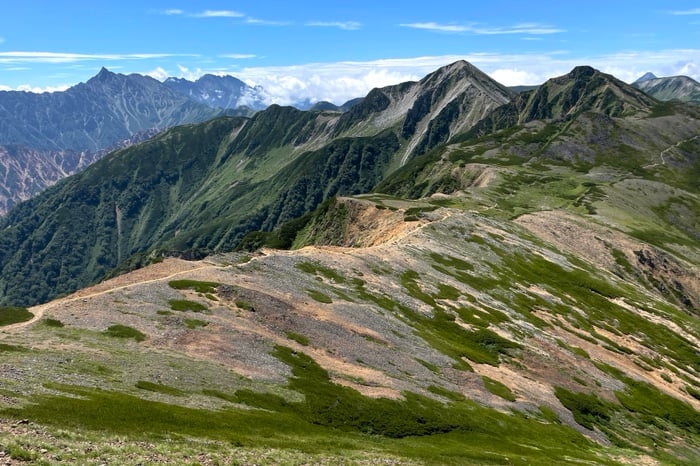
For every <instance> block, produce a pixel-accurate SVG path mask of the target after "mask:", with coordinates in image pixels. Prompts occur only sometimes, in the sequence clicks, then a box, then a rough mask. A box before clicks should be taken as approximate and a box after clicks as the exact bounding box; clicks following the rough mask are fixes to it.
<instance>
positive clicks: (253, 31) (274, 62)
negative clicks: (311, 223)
mask: <svg viewBox="0 0 700 466" xmlns="http://www.w3.org/2000/svg"><path fill="white" fill-rule="evenodd" d="M457 60H467V61H469V62H471V63H472V64H474V65H475V66H477V67H478V68H480V69H481V70H482V71H484V72H486V73H487V74H489V75H490V76H491V77H492V78H494V79H496V80H497V81H499V82H501V83H502V84H505V85H508V86H513V85H531V84H540V83H542V82H544V81H545V80H547V79H549V78H551V77H554V76H560V75H562V74H566V73H568V72H569V71H571V69H572V68H573V67H575V66H578V65H590V66H593V67H595V68H597V69H599V70H601V71H603V72H606V73H610V74H613V75H615V76H616V77H618V78H619V79H622V80H623V81H626V82H632V81H634V80H635V79H637V78H638V77H640V76H641V75H642V74H644V73H646V72H647V71H650V72H652V73H654V74H656V75H657V76H675V75H686V76H690V77H692V78H694V79H696V80H699V81H700V1H665V2H659V1H653V2H652V1H645V0H635V1H627V0H606V1H599V0H589V1H578V2H568V1H560V2H551V1H501V0H487V1H483V0H482V1H468V0H462V1H459V0H451V1H448V0H421V1H414V0H401V1H394V0H386V1H380V0H353V1H349V0H347V1H346V0H325V1H317V0H312V1H303V0H296V1H294V0H285V1H266V0H255V1H248V0H241V1H223V0H203V1H193V0H191V1H183V0H163V1H148V0H120V1H103V0H90V1H84V0H75V1H73V0H67V1H65V2H58V1H55V0H49V1H42V0H22V1H14V0H13V1H4V2H3V3H2V6H1V7H0V90H24V91H31V92H52V91H58V90H65V89H67V88H68V87H70V86H72V85H75V84H77V83H79V82H85V81H87V80H88V79H89V78H90V77H92V76H94V75H95V74H97V73H98V72H99V70H100V68H102V67H106V68H107V69H109V70H110V71H113V72H117V73H124V74H130V73H140V74H146V75H149V76H152V77H154V78H156V79H159V80H164V79H166V78H167V77H169V76H174V77H183V78H187V79H190V80H194V79H196V78H198V77H200V76H202V75H203V74H205V73H212V74H219V75H223V74H229V75H232V76H235V77H237V78H239V79H241V80H243V81H245V82H246V83H248V84H250V85H261V86H263V88H264V89H265V91H266V95H267V99H268V100H269V102H268V103H278V104H282V105H285V104H290V103H293V102H298V101H301V100H305V99H308V100H311V101H319V100H326V101H330V102H333V103H336V104H342V103H343V102H345V101H347V100H349V99H351V98H354V97H361V96H364V95H366V94H367V92H369V91H370V90H371V89H372V88H374V87H382V86H387V85H391V84H397V83H400V82H405V81H414V80H418V79H421V78H422V77H424V76H425V75H426V74H428V73H430V72H432V71H435V70H436V69H437V68H439V67H441V66H443V65H447V64H449V63H452V62H454V61H457Z"/></svg>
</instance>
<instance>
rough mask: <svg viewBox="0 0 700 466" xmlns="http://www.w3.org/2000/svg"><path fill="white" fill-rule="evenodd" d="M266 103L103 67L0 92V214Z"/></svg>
mask: <svg viewBox="0 0 700 466" xmlns="http://www.w3.org/2000/svg"><path fill="white" fill-rule="evenodd" d="M633 86H635V87H637V88H638V89H641V90H642V91H644V92H646V93H647V94H649V95H651V96H652V97H654V98H656V99H659V100H680V101H685V102H689V103H695V104H700V84H699V83H697V82H696V81H694V80H692V79H690V78H688V77H683V76H677V77H670V78H657V77H656V76H654V75H653V74H651V73H647V74H646V75H645V76H643V77H642V78H640V79H639V80H638V81H637V82H635V83H634V84H633ZM538 87H539V86H520V87H515V88H511V89H510V91H511V92H516V93H518V92H526V91H532V90H534V89H537V88H538ZM368 97H374V95H372V94H370V96H368ZM364 99H365V98H363V97H360V98H356V99H352V100H350V101H348V102H346V103H344V104H342V105H340V106H338V105H335V104H333V103H330V102H312V101H304V102H298V103H296V104H295V106H296V107H297V108H299V109H301V110H310V111H313V112H339V113H344V112H348V111H350V110H351V109H353V108H354V107H355V106H360V104H361V103H362V102H363V100H364ZM266 101H267V96H266V93H265V90H264V89H263V88H262V87H260V86H256V87H251V86H248V85H247V84H245V83H244V82H243V81H241V80H239V79H237V78H235V77H232V76H214V75H204V76H202V77H201V78H199V79H197V80H196V81H188V80H186V79H181V78H168V79H166V80H165V81H164V82H162V83H161V82H160V81H157V80H155V79H153V78H150V77H147V76H142V75H139V74H130V75H123V74H117V73H112V72H110V71H108V70H107V69H105V68H103V69H102V70H100V72H99V73H98V74H97V75H96V76H95V77H93V78H91V79H90V80H88V81H87V82H86V83H81V84H78V85H76V86H73V87H71V88H70V89H68V90H66V91H65V92H55V93H45V94H34V93H28V92H15V91H9V92H8V91H3V92H0V215H3V214H4V213H6V212H7V211H8V210H9V209H10V208H12V207H13V206H14V205H15V204H17V203H18V202H20V201H22V200H26V199H29V198H30V197H32V196H34V195H35V194H37V193H39V192H41V191H42V190H43V189H45V188H46V187H47V186H50V185H52V184H53V183H55V182H56V181H58V180H60V179H61V178H63V177H65V176H67V175H70V174H72V173H76V172H77V171H79V170H82V169H83V168H85V167H86V166H88V165H90V164H91V163H93V162H94V161H96V160H98V159H99V158H100V157H101V156H103V155H104V154H106V153H108V152H109V151H111V150H113V149H117V148H120V147H125V146H127V145H129V144H131V143H134V142H138V141H142V140H144V139H146V138H148V137H150V136H152V135H153V134H155V133H157V132H158V131H161V130H163V129H166V128H169V127H172V126H176V125H180V124H187V123H196V122H203V121H206V120H208V119H210V118H214V117H216V116H220V115H224V114H226V115H241V116H252V115H253V114H254V113H255V112H256V111H260V110H263V109H264V108H266ZM411 150H413V149H411Z"/></svg>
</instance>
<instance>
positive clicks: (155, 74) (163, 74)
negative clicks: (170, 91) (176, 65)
mask: <svg viewBox="0 0 700 466" xmlns="http://www.w3.org/2000/svg"><path fill="white" fill-rule="evenodd" d="M144 74H145V75H146V76H150V77H151V78H154V79H157V80H158V81H165V80H166V79H168V77H169V76H170V75H169V74H168V72H167V71H165V70H164V69H163V68H161V67H160V66H159V67H158V68H156V69H154V70H151V71H148V72H146V73H144Z"/></svg>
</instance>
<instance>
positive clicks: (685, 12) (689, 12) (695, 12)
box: [669, 8, 700, 16]
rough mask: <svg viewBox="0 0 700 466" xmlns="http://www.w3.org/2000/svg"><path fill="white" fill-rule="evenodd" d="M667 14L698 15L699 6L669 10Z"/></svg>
mask: <svg viewBox="0 0 700 466" xmlns="http://www.w3.org/2000/svg"><path fill="white" fill-rule="evenodd" d="M669 14H672V15H676V16H690V15H700V8H692V9H690V10H679V11H669Z"/></svg>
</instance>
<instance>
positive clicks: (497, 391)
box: [481, 376, 515, 401]
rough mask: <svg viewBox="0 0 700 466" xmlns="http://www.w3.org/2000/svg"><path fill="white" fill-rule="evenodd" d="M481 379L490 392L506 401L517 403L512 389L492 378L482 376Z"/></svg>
mask: <svg viewBox="0 0 700 466" xmlns="http://www.w3.org/2000/svg"><path fill="white" fill-rule="evenodd" d="M481 378H482V379H483V381H484V386H485V387H486V389H487V390H488V391H490V392H491V393H493V394H494V395H496V396H500V397H501V398H503V399H504V400H508V401H515V395H514V394H513V392H512V391H510V388H508V387H507V386H505V385H504V384H502V383H501V382H499V381H498V380H494V379H492V378H490V377H486V376H482V377H481Z"/></svg>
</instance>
